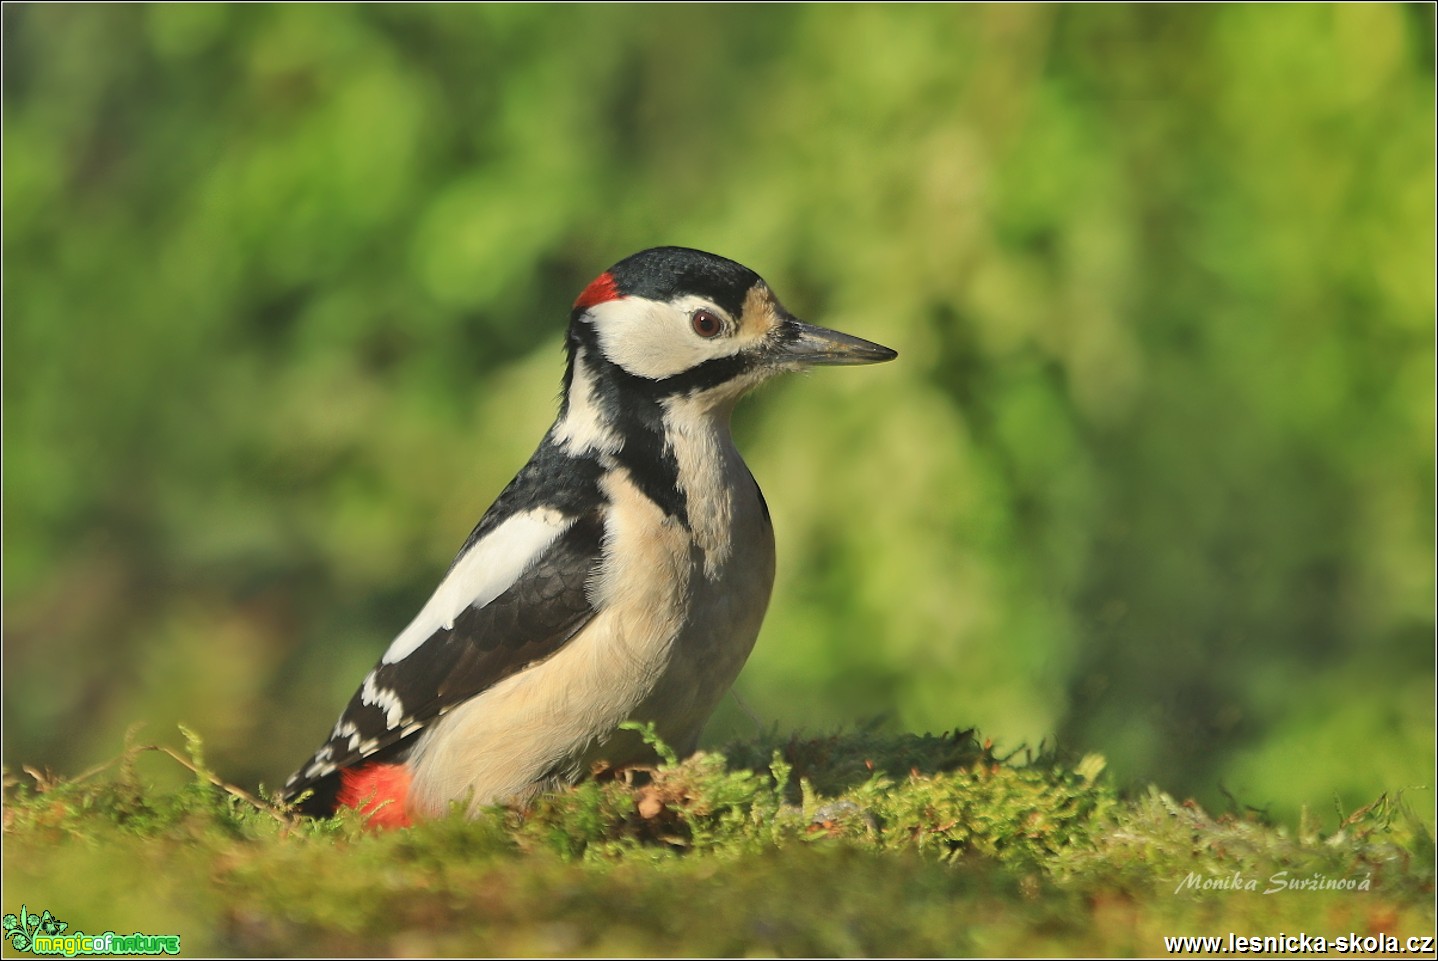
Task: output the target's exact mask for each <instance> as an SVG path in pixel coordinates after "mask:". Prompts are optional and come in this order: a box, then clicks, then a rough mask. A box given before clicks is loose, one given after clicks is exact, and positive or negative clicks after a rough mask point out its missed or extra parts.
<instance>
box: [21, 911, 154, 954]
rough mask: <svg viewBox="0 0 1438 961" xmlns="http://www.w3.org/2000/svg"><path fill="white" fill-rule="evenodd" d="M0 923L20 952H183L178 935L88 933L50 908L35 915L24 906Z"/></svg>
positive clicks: (112, 932)
mask: <svg viewBox="0 0 1438 961" xmlns="http://www.w3.org/2000/svg"><path fill="white" fill-rule="evenodd" d="M0 923H3V925H4V929H5V931H4V938H5V940H6V941H9V942H10V946H11V947H12V948H14V949H15V950H16V951H26V952H29V953H30V954H39V955H55V956H59V957H65V958H73V957H76V956H79V955H90V954H179V953H180V936H179V935H178V934H141V933H140V932H139V931H136V932H135V933H133V934H116V933H115V932H114V931H106V932H105V933H103V934H86V933H85V932H83V931H70V930H69V927H70V925H69V924H68V923H67V922H65V921H61V920H60V919H59V918H57V917H55V915H53V914H51V913H50V911H49V910H48V909H47V910H45V911H42V912H41V913H40V914H31V913H30V911H29V909H28V908H27V907H26V906H25V905H23V904H22V905H20V913H19V914H7V915H5V916H4V918H3V919H0Z"/></svg>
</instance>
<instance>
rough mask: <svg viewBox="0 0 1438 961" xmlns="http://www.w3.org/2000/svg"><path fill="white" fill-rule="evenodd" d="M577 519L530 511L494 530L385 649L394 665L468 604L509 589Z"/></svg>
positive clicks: (450, 623)
mask: <svg viewBox="0 0 1438 961" xmlns="http://www.w3.org/2000/svg"><path fill="white" fill-rule="evenodd" d="M572 523H573V520H572V518H567V517H565V516H564V515H563V514H561V513H559V512H558V511H555V510H548V509H540V510H533V511H525V512H524V513H522V514H515V515H514V516H513V517H511V518H509V519H508V520H506V521H505V522H504V523H502V524H500V525H499V526H498V527H496V528H495V529H494V530H492V531H490V532H489V533H488V534H486V535H484V537H482V538H480V540H479V542H478V543H477V544H475V545H474V546H473V547H471V548H470V549H469V550H468V551H467V552H466V553H465V555H464V556H463V557H461V558H460V559H459V561H458V562H457V563H456V564H455V565H454V567H453V568H452V569H451V570H450V572H449V574H448V575H446V576H445V579H444V580H443V581H442V582H440V585H439V587H438V588H437V589H436V590H435V592H434V594H433V595H432V596H431V597H430V599H429V602H428V603H426V604H425V605H424V608H423V609H422V610H421V611H420V612H419V614H418V615H416V617H415V619H414V620H413V621H411V622H410V625H409V627H406V628H405V629H404V630H403V631H402V632H400V635H399V636H398V637H396V638H395V639H394V643H392V644H391V645H390V646H389V650H387V651H385V652H384V658H383V663H385V664H393V663H395V662H396V661H402V660H404V659H405V658H406V657H408V656H409V655H410V654H412V653H414V652H415V650H416V649H418V648H419V646H420V645H421V644H423V643H424V642H425V641H427V640H429V638H430V637H431V636H433V635H434V633H435V632H436V631H438V630H440V629H445V630H448V629H450V628H453V627H454V619H455V618H456V617H458V616H459V614H460V612H461V611H463V610H464V609H465V608H467V607H483V606H484V605H486V604H488V603H489V602H490V601H492V600H494V599H495V598H496V597H498V596H499V595H501V594H503V593H504V592H505V591H506V590H508V589H509V588H510V587H511V586H512V585H513V584H514V582H515V581H517V580H519V578H520V577H521V576H522V575H523V574H524V572H525V571H527V570H529V568H530V566H532V565H533V564H534V562H535V561H537V560H538V559H539V558H540V557H541V556H543V554H544V552H545V551H546V550H547V549H548V548H549V545H551V544H553V543H554V541H555V539H556V538H558V537H559V535H560V534H563V533H564V532H565V531H566V530H568V529H569V525H570V524H572Z"/></svg>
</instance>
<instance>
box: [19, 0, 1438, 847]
mask: <svg viewBox="0 0 1438 961" xmlns="http://www.w3.org/2000/svg"><path fill="white" fill-rule="evenodd" d="M1432 18H1433V8H1432V7H1431V5H1423V6H1411V7H1404V6H1395V5H1383V4H1365V5H1346V6H1282V7H1274V6H1218V7H1211V6H1152V7H1150V6H1073V7H1068V6H1061V7H1053V6H995V7H988V6H962V7H951V6H922V7H890V6H883V7H880V6H865V5H855V6H843V7H827V6H777V5H764V6H735V7H704V6H683V7H668V6H647V5H639V6H581V7H559V6H549V5H534V6H512V7H511V6H494V7H489V6H480V7H475V6H434V7H426V6H418V5H415V6H409V5H406V6H384V5H379V6H362V7H346V6H339V7H328V6H326V7H317V6H263V5H255V6H249V5H235V6H229V5H215V6H201V5H193V6H185V5H174V6H152V7H144V6H119V7H108V6H107V7H97V6H68V5H60V6H30V5H15V4H7V5H6V6H5V8H4V215H3V216H4V224H3V227H4V238H3V239H4V267H5V270H4V288H3V295H4V753H5V761H6V764H7V765H8V766H10V768H11V770H14V769H15V768H17V767H18V766H19V765H20V764H31V765H35V766H48V767H51V768H54V769H56V770H58V771H61V772H74V771H76V770H78V769H79V768H80V767H82V766H83V765H85V764H87V763H90V762H93V761H96V760H97V759H102V758H105V757H109V756H112V755H114V754H115V753H116V752H117V751H118V749H119V747H120V744H121V738H122V736H123V732H124V730H125V729H126V728H127V726H129V725H130V724H131V723H132V722H135V721H145V722H147V725H148V726H147V732H148V735H149V736H150V737H159V738H166V739H169V740H175V739H176V738H175V736H174V731H173V727H172V725H173V724H174V723H175V722H177V721H185V722H187V723H189V724H191V725H193V726H195V727H196V728H197V729H198V730H199V731H200V732H201V733H202V734H203V735H204V736H205V737H206V739H207V743H208V746H209V751H210V758H211V760H212V762H214V763H215V765H216V766H217V767H218V769H219V770H220V772H221V773H222V774H224V775H225V776H227V777H229V778H230V779H233V780H239V781H244V782H253V781H256V780H263V781H265V782H266V783H268V784H270V785H276V784H278V783H279V781H280V780H282V779H283V777H284V776H285V775H286V774H288V773H289V771H290V770H291V769H292V768H294V767H295V766H296V765H297V764H298V763H299V762H300V761H301V760H303V758H304V757H305V756H307V755H308V753H309V752H310V751H311V750H313V749H314V748H315V747H316V746H318V744H319V742H320V740H322V738H323V737H324V735H325V734H326V732H327V731H328V729H329V727H330V725H331V724H332V723H333V720H334V718H335V716H336V715H337V713H338V711H339V709H340V707H341V706H342V705H343V703H344V702H345V701H346V700H347V699H348V697H349V695H350V694H351V693H352V691H353V690H354V687H355V685H356V684H357V683H358V681H359V679H360V678H361V676H362V675H363V673H364V671H366V670H367V669H368V668H369V667H370V665H371V664H372V662H373V660H374V659H375V657H376V656H377V655H378V653H379V652H380V651H381V650H382V649H383V648H384V647H385V646H386V645H387V644H388V642H389V640H390V639H391V637H392V636H393V635H394V634H395V633H396V632H397V631H398V630H399V629H400V628H402V627H403V626H404V624H405V623H406V622H407V621H408V619H409V617H410V616H412V615H413V614H414V612H415V611H416V610H417V609H418V607H419V605H420V604H421V603H422V602H423V601H424V600H425V598H426V597H427V596H428V594H429V592H430V590H432V589H433V587H434V585H435V584H436V583H437V581H438V579H439V576H440V575H441V573H442V572H443V570H444V568H445V567H446V565H447V564H448V563H449V560H450V559H451V557H452V555H453V552H454V551H455V550H456V549H457V547H458V546H459V544H460V543H461V541H462V540H463V539H464V536H465V535H466V534H467V533H468V531H469V529H470V526H471V525H472V524H473V522H474V521H475V520H476V519H477V518H478V516H479V514H480V513H481V512H482V511H483V509H484V508H485V507H486V506H487V505H488V504H489V502H490V500H491V499H492V498H493V496H494V495H495V494H496V493H497V492H498V491H499V489H500V488H501V487H502V486H503V484H504V483H505V482H506V481H507V480H508V479H509V478H510V477H511V476H512V474H513V473H514V471H515V470H516V469H517V468H518V467H519V466H520V465H521V464H522V463H523V462H524V461H525V459H526V458H527V457H528V455H529V453H530V451H531V450H532V449H533V447H534V445H535V443H536V442H537V441H538V439H539V437H540V435H541V434H542V433H543V431H544V429H545V427H546V426H547V425H548V424H549V422H550V420H551V419H552V416H553V413H554V409H555V397H556V392H557V387H558V383H559V377H560V374H561V370H562V353H561V342H562V331H563V327H564V324H565V322H566V318H567V312H568V308H569V304H570V302H571V301H572V300H573V298H574V296H575V295H576V293H577V292H578V291H579V290H580V289H581V288H582V287H583V285H584V284H585V283H587V282H588V280H589V279H590V278H591V277H593V276H594V275H595V274H597V273H598V272H599V271H600V270H602V269H603V268H605V267H607V266H608V265H609V264H611V263H612V262H614V261H616V260H618V259H619V258H621V257H623V256H625V255H627V254H629V253H631V252H633V251H635V250H638V249H641V248H643V247H647V246H651V245H655V244H683V245H689V246H696V247H701V248H704V249H708V250H712V251H714V252H716V253H721V254H723V255H725V256H728V257H732V258H734V259H737V260H739V261H741V262H743V263H745V264H748V265H749V266H751V267H753V268H755V269H756V270H757V271H759V272H760V273H761V274H763V275H764V276H765V277H766V278H767V279H768V280H769V281H770V283H771V284H772V285H773V286H774V287H775V289H776V290H777V291H778V292H779V294H780V296H781V297H782V298H783V299H784V301H785V303H786V304H787V305H788V306H789V308H790V309H791V310H793V311H794V312H795V313H797V314H799V315H800V316H801V317H804V318H806V319H809V320H812V321H815V322H818V323H822V324H825V325H829V326H834V327H838V328H840V329H843V330H848V331H851V332H853V333H856V334H860V335H862V336H865V337H869V338H872V339H874V340H878V341H880V342H883V343H886V344H890V345H892V346H894V347H896V348H897V349H898V350H899V351H900V359H899V361H898V362H896V363H894V364H890V365H887V366H884V367H882V368H873V369H866V370H852V371H822V372H819V373H817V374H815V375H813V376H811V377H805V378H792V379H791V380H790V381H788V382H784V383H780V384H777V385H775V386H773V387H770V388H768V389H766V390H765V391H764V392H763V393H762V394H761V396H760V397H758V398H757V399H756V400H753V401H751V402H749V403H748V404H747V405H745V406H744V407H743V408H742V409H741V413H740V416H739V420H738V424H737V432H738V434H739V441H740V446H741V447H742V449H743V450H744V451H745V452H746V456H747V458H748V460H749V463H750V465H751V466H752V468H753V470H754V473H755V475H756V476H757V477H758V478H759V480H760V482H761V483H762V484H763V485H764V489H765V491H766V492H767V494H768V498H769V502H770V505H771V507H772V508H773V512H774V518H775V525H776V528H777V537H778V543H779V552H780V569H779V576H778V583H777V586H776V592H775V600H774V603H773V605H772V607H771V609H770V614H769V618H768V621H767V622H766V625H765V628H764V632H763V634H762V636H761V637H760V641H759V645H758V648H757V650H756V652H755V654H754V656H753V658H752V660H751V661H750V663H749V666H748V668H747V669H746V671H745V673H744V675H743V676H742V677H741V679H740V681H739V683H738V686H737V691H738V693H739V696H740V698H741V699H742V706H740V705H739V704H736V703H735V702H734V701H732V700H731V701H729V702H727V703H726V705H725V707H724V708H723V709H722V711H721V713H720V715H719V716H718V718H717V719H716V721H715V723H714V725H712V726H711V728H710V734H709V737H710V740H711V742H713V743H720V742H722V741H723V740H724V739H725V738H727V737H730V736H734V735H736V734H747V733H750V732H752V731H753V730H754V729H755V728H756V727H768V726H771V725H778V726H779V728H780V729H781V730H787V729H805V730H810V731H813V730H815V729H825V728H828V727H831V726H833V725H836V724H840V723H844V724H853V723H857V722H862V721H864V720H866V719H869V718H873V717H875V716H879V715H882V716H884V717H885V719H886V720H885V723H886V724H888V725H890V726H891V727H893V728H895V729H904V730H913V731H923V730H934V731H938V730H942V729H948V728H953V727H955V726H969V725H977V726H978V727H979V728H980V729H981V731H982V732H983V733H984V734H986V735H988V736H990V737H992V738H993V739H994V740H995V742H996V743H997V744H998V745H999V747H1000V748H1003V747H1006V746H1007V747H1016V746H1018V745H1019V744H1021V743H1025V742H1026V743H1029V744H1037V743H1038V742H1039V741H1040V740H1041V739H1048V740H1049V741H1050V742H1052V741H1053V740H1054V739H1057V740H1058V741H1059V742H1060V743H1061V744H1063V745H1065V746H1067V747H1069V748H1072V749H1074V750H1076V751H1095V752H1099V753H1102V754H1104V755H1106V756H1107V757H1108V759H1109V761H1110V769H1111V770H1112V771H1115V772H1117V776H1118V777H1119V778H1120V780H1121V781H1123V782H1129V781H1135V782H1136V781H1140V780H1153V781H1157V782H1158V783H1159V784H1160V785H1161V786H1163V787H1165V788H1167V789H1169V790H1171V791H1174V792H1179V793H1181V794H1192V795H1194V796H1196V797H1198V798H1199V799H1200V800H1202V801H1204V802H1205V803H1209V804H1213V805H1215V806H1219V807H1222V806H1224V804H1225V803H1226V802H1225V801H1224V795H1225V793H1227V792H1231V794H1232V795H1233V796H1236V797H1237V798H1238V799H1239V801H1240V802H1242V803H1245V804H1251V805H1255V806H1259V807H1267V808H1268V809H1269V810H1270V811H1272V812H1273V813H1274V814H1275V815H1277V816H1282V817H1291V816H1294V815H1295V814H1296V812H1297V811H1298V809H1299V806H1300V805H1305V804H1306V805H1309V806H1310V807H1311V808H1313V809H1314V810H1315V811H1317V812H1319V813H1323V814H1325V815H1326V814H1327V813H1328V812H1331V810H1332V805H1333V803H1334V798H1335V796H1336V797H1337V798H1338V799H1339V801H1340V803H1342V804H1344V805H1347V806H1349V807H1351V806H1354V805H1356V804H1360V803H1365V802H1367V801H1370V800H1372V799H1373V798H1374V797H1376V796H1377V795H1378V794H1379V793H1380V792H1382V791H1385V790H1386V791H1394V790H1399V789H1414V788H1417V789H1418V790H1410V791H1409V794H1408V795H1407V796H1408V797H1409V799H1410V800H1411V801H1412V802H1413V803H1414V804H1415V806H1417V807H1418V808H1419V809H1420V810H1427V811H1428V812H1429V813H1428V814H1427V815H1426V817H1427V818H1428V819H1429V820H1430V821H1431V818H1432V815H1431V807H1432V804H1433V795H1432V786H1433V783H1434V647H1433V644H1434V608H1433V600H1434V555H1433V544H1434V541H1433V531H1434V439H1433V431H1434V351H1433V338H1434V273H1433V263H1434V232H1433V229H1434V122H1433V110H1434V84H1433V70H1434V53H1433V19H1432Z"/></svg>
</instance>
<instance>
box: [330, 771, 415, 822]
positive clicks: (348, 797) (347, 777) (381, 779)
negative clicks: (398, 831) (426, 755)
mask: <svg viewBox="0 0 1438 961" xmlns="http://www.w3.org/2000/svg"><path fill="white" fill-rule="evenodd" d="M408 799H409V768H407V767H405V766H404V765H403V764H366V765H363V766H362V767H357V768H345V769H344V770H342V771H340V790H339V794H338V795H336V798H335V800H337V801H338V802H339V803H340V804H343V805H344V806H345V807H348V808H354V809H355V810H357V811H359V812H360V813H361V814H368V815H371V817H370V819H369V826H370V827H372V828H407V827H409V825H410V820H409V812H408V811H406V810H405V801H406V800H408Z"/></svg>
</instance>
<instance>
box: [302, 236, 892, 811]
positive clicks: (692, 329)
mask: <svg viewBox="0 0 1438 961" xmlns="http://www.w3.org/2000/svg"><path fill="white" fill-rule="evenodd" d="M894 356H895V353H894V352H893V351H892V350H890V349H888V348H886V347H881V346H879V345H877V344H873V343H870V342H869V341H865V340H860V339H858V338H855V337H850V336H848V335H846V334H840V333H837V332H834V331H829V330H825V329H823V328H819V327H813V326H811V325H808V324H804V323H802V322H800V321H798V320H797V319H795V318H794V317H793V316H792V315H791V314H789V313H788V311H786V310H785V309H784V308H783V307H782V306H781V305H780V304H779V302H778V300H777V299H776V298H775V297H774V296H773V294H772V293H771V292H770V290H769V288H768V286H767V285H766V284H765V283H764V281H763V280H761V279H760V278H759V276H758V275H757V274H755V273H754V272H753V271H751V270H749V269H748V268H747V267H743V266H741V265H740V264H737V263H735V262H733V261H730V260H726V259H724V258H722V257H717V256H714V255H713V254H707V253H703V252H701V251H697V250H690V249H687V248H680V247H660V248H655V249H652V250H646V251H643V252H641V253H638V254H635V255H633V256H632V257H629V258H627V259H625V260H623V261H621V262H620V263H618V264H616V265H615V266H614V267H612V268H610V269H609V270H608V271H606V272H605V273H603V274H601V275H600V276H599V277H598V278H597V279H596V280H595V281H594V282H593V283H591V284H590V285H589V286H588V287H587V288H585V290H584V292H583V293H581V294H580V296H579V299H578V300H577V301H575V304H574V309H573V311H572V312H571V315H570V323H569V335H568V366H567V368H566V371H565V374H564V390H563V397H562V400H561V403H560V409H559V416H558V418H557V419H556V420H555V422H554V425H553V426H552V427H551V428H550V429H549V432H548V433H547V434H546V435H545V436H544V439H543V440H542V441H541V442H540V444H539V448H538V449H537V450H536V451H535V453H534V456H533V457H532V458H531V459H530V461H529V463H528V464H526V465H525V467H524V468H523V469H522V470H521V471H520V472H519V474H518V476H516V477H515V478H514V480H513V481H511V482H510V484H509V486H508V487H506V488H505V489H504V491H503V492H502V493H501V494H500V495H499V498H498V499H497V500H496V501H495V502H494V504H493V506H491V507H490V509H489V510H488V511H487V512H486V513H485V515H484V517H483V518H482V519H481V520H480V522H479V524H478V526H476V527H475V529H474V531H473V533H471V534H470V536H469V538H468V539H467V540H466V541H465V543H464V545H463V547H461V548H460V551H459V554H458V556H457V557H456V558H455V560H454V562H453V564H451V565H450V568H449V571H448V573H447V574H446V575H445V577H444V580H443V581H441V583H440V585H439V588H438V589H437V590H436V591H435V592H434V595H433V596H432V597H431V598H430V599H429V601H428V603H426V604H425V606H424V608H423V609H422V610H421V611H420V612H419V614H418V616H416V617H415V619H414V621H413V622H411V623H410V625H409V626H408V627H406V628H405V629H404V630H403V631H402V632H401V633H400V634H399V636H398V637H396V638H395V639H394V641H393V643H392V644H391V645H390V646H389V649H388V650H387V651H386V652H385V653H384V656H383V657H382V658H381V659H380V662H379V664H377V665H376V666H375V668H374V669H373V670H372V671H370V673H369V674H368V675H367V676H366V677H365V678H364V681H363V683H362V684H361V685H360V689H359V690H358V691H357V692H355V695H354V697H353V698H351V700H350V703H349V706H348V707H346V708H345V711H344V713H343V714H342V715H341V716H340V719H339V721H338V723H337V724H336V725H335V727H334V730H333V731H332V732H331V734H330V737H329V740H328V741H326V743H325V744H324V746H323V747H321V748H320V749H319V751H317V752H316V753H315V755H314V757H313V758H311V759H310V760H309V761H308V762H306V764H305V765H304V766H303V767H301V768H300V770H299V771H297V772H296V773H295V774H294V775H293V776H292V777H291V778H290V779H289V781H288V782H287V783H286V785H285V790H284V796H285V797H286V798H287V799H290V800H295V799H297V798H301V799H302V800H301V802H300V808H301V810H303V811H305V812H306V813H310V814H317V815H323V814H329V813H333V811H334V810H335V809H336V808H337V807H338V806H340V805H347V806H351V807H357V808H360V809H362V810H365V811H370V812H373V813H374V817H373V818H372V823H382V824H405V823H408V822H409V820H410V819H411V818H412V817H415V816H432V815H435V814H439V813H443V812H444V811H446V810H447V809H448V808H449V806H450V804H451V802H454V801H460V802H462V803H465V804H467V805H470V806H471V808H473V807H475V806H479V805H483V804H488V803H494V802H505V801H524V800H526V799H528V798H530V797H533V796H534V795H535V794H536V793H538V792H540V791H543V790H545V789H547V788H550V787H554V786H558V785H561V784H565V783H570V782H573V781H575V780H578V779H579V778H580V777H582V776H584V775H585V774H586V773H588V772H589V771H590V770H591V768H592V767H593V766H595V765H597V764H601V763H602V764H607V765H610V766H619V765H623V764H626V763H634V762H636V761H639V760H644V759H647V758H648V755H647V751H646V748H645V747H644V745H643V744H642V743H641V742H640V740H639V739H638V738H637V736H635V735H633V733H632V732H630V731H619V730H617V728H618V726H619V725H620V724H621V723H622V722H624V721H626V720H637V721H641V722H653V723H654V725H655V728H656V731H657V732H658V733H659V735H660V736H661V737H662V738H663V739H664V740H665V741H666V742H667V743H669V744H670V745H671V746H673V747H674V748H675V749H677V750H679V751H681V752H685V753H687V752H689V751H692V750H693V748H694V747H695V745H696V743H697V741H698V738H699V734H700V731H701V730H702V728H703V726H704V724H705V722H706V721H707V720H708V718H709V715H710V714H711V713H712V712H713V710H714V708H715V707H716V706H717V704H718V701H719V699H720V698H721V697H722V696H723V695H724V693H725V692H726V691H727V690H728V689H729V687H730V685H731V684H732V683H733V681H734V679H735V677H736V676H737V675H738V673H739V670H740V668H741V667H742V666H743V664H744V661H745V660H746V659H747V657H748V656H749V651H750V650H751V648H752V647H753V644H754V639H755V637H756V636H757V634H758V632H759V625H760V622H761V621H762V620H763V616H764V611H765V609H766V607H767V606H768V601H769V593H770V589H771V587H772V584H773V577H774V539H773V529H772V527H771V525H770V522H769V513H768V508H767V506H766V505H765V503H764V498H763V495H762V494H761V493H760V491H759V487H758V485H757V484H756V483H755V481H754V478H753V476H752V475H751V474H750V473H749V470H748V468H747V467H746V466H745V464H744V462H743V460H742V459H741V458H740V456H739V453H738V451H737V450H735V448H734V444H733V440H732V438H731V436H730V431H729V416H730V412H731V411H732V410H733V407H734V404H735V402H736V401H738V399H739V398H740V396H742V395H743V394H744V393H745V392H747V391H748V390H749V389H750V388H752V387H754V386H755V385H757V384H758V383H760V382H761V381H763V380H765V379H767V378H768V377H770V376H772V375H774V374H776V373H779V372H782V371H787V370H798V369H802V368H805V367H809V366H814V365H823V364H867V363H874V362H878V361H884V360H889V359H891V358H893V357H894Z"/></svg>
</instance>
